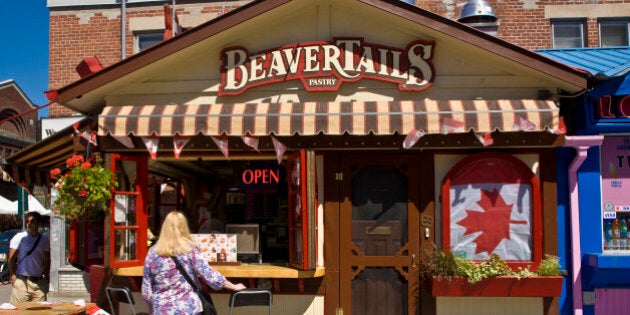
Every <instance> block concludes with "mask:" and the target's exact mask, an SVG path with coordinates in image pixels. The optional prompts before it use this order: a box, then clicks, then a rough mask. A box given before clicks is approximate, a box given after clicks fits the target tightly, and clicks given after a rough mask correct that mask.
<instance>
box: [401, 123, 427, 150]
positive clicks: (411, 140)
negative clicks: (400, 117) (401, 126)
mask: <svg viewBox="0 0 630 315" xmlns="http://www.w3.org/2000/svg"><path fill="white" fill-rule="evenodd" d="M424 135H425V133H424V131H419V130H417V129H416V128H413V129H411V131H409V133H407V136H406V137H405V140H404V141H403V148H404V149H409V148H411V147H413V146H414V144H416V142H418V140H420V138H422V137H424Z"/></svg>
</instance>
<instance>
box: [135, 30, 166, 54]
mask: <svg viewBox="0 0 630 315" xmlns="http://www.w3.org/2000/svg"><path fill="white" fill-rule="evenodd" d="M136 38H137V42H138V50H137V51H136V52H140V51H143V50H145V49H147V48H149V47H151V46H153V45H156V44H158V43H160V42H162V40H164V33H162V32H160V33H145V34H137V35H136Z"/></svg>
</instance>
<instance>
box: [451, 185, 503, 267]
mask: <svg viewBox="0 0 630 315" xmlns="http://www.w3.org/2000/svg"><path fill="white" fill-rule="evenodd" d="M477 204H478V205H479V206H480V207H481V208H483V210H485V211H484V212H479V211H476V210H470V209H466V213H467V216H466V217H465V218H463V219H462V220H460V221H459V222H457V224H459V225H461V226H462V227H465V228H466V232H465V233H464V236H466V235H470V234H473V233H477V232H479V231H481V235H479V236H478V237H477V238H476V239H475V243H477V249H476V250H475V255H476V254H479V253H482V252H487V253H488V254H491V253H492V252H493V251H494V249H495V248H496V247H497V246H498V245H499V243H501V241H502V240H503V239H504V238H506V239H510V216H511V214H512V205H508V204H506V203H505V200H503V197H501V195H500V194H499V192H498V191H497V190H496V189H494V190H492V191H487V190H483V189H482V190H481V199H480V200H479V201H478V202H477Z"/></svg>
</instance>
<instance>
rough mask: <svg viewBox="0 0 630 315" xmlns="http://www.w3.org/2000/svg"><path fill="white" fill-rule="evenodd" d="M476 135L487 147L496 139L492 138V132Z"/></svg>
mask: <svg viewBox="0 0 630 315" xmlns="http://www.w3.org/2000/svg"><path fill="white" fill-rule="evenodd" d="M475 136H476V137H477V139H478V140H479V142H481V144H482V145H483V146H484V147H487V146H489V145H491V144H493V143H494V139H492V134H491V133H489V132H488V133H477V134H475Z"/></svg>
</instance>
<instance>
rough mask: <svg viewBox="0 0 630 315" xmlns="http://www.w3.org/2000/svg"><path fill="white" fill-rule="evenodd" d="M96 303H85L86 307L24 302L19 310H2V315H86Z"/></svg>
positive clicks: (62, 303) (70, 303)
mask: <svg viewBox="0 0 630 315" xmlns="http://www.w3.org/2000/svg"><path fill="white" fill-rule="evenodd" d="M93 305H95V304H94V303H85V306H76V305H74V303H72V302H55V303H52V304H50V305H45V304H41V303H38V302H24V303H18V304H16V305H15V307H17V308H18V309H17V310H0V314H12V315H20V314H31V315H38V314H39V315H59V314H85V310H87V309H88V308H89V307H90V306H93Z"/></svg>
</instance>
